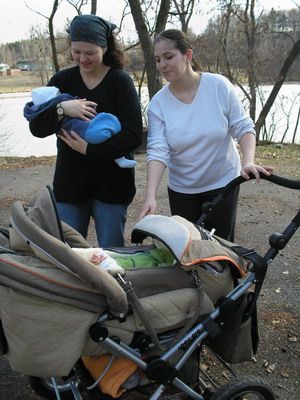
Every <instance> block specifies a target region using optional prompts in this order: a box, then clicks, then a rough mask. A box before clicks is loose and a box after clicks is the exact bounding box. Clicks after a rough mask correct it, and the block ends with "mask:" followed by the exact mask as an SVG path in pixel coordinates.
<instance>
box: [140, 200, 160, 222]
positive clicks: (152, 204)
mask: <svg viewBox="0 0 300 400" xmlns="http://www.w3.org/2000/svg"><path fill="white" fill-rule="evenodd" d="M156 207H157V203H156V200H155V199H153V200H151V201H150V200H147V199H146V200H145V202H144V205H143V207H142V210H141V212H140V215H139V219H142V218H143V217H145V216H146V215H150V214H154V212H155V210H156Z"/></svg>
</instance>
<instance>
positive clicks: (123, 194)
mask: <svg viewBox="0 0 300 400" xmlns="http://www.w3.org/2000/svg"><path fill="white" fill-rule="evenodd" d="M114 28H115V25H113V24H111V23H110V22H108V21H106V20H104V19H103V18H100V17H98V16H95V15H78V16H76V17H75V18H74V19H73V20H72V22H71V24H70V28H69V31H68V32H69V35H70V40H71V55H72V58H73V60H74V62H75V64H76V66H74V67H70V68H66V69H63V70H61V71H59V72H57V73H56V74H55V75H54V76H53V77H52V78H51V79H50V81H49V82H48V86H55V87H57V88H58V89H59V90H60V92H61V93H69V94H70V95H71V96H74V97H76V98H75V99H73V100H67V101H62V102H60V103H58V104H54V106H53V107H51V108H50V109H49V108H47V110H45V112H43V113H41V114H39V115H38V116H37V117H36V118H35V119H33V120H32V121H31V122H30V124H29V126H30V130H31V132H32V134H33V135H34V136H37V137H41V138H43V137H46V136H49V135H51V134H55V133H56V134H57V138H58V139H57V160H56V167H55V174H54V181H53V191H54V195H55V198H56V201H57V207H58V212H59V216H60V218H61V219H62V220H63V221H64V222H66V223H67V224H69V225H70V226H72V227H73V228H74V229H76V230H77V231H78V232H80V233H81V234H82V235H83V236H84V237H86V236H87V233H88V226H89V222H90V219H91V217H92V218H93V219H94V221H95V228H96V233H97V239H98V245H99V246H100V247H109V246H123V245H124V227H125V221H126V212H127V207H128V205H129V204H130V202H131V201H132V200H133V197H134V195H135V190H136V189H135V182H134V171H133V169H132V168H120V167H119V166H118V165H117V164H116V163H115V162H114V159H116V158H119V157H122V156H126V157H127V158H129V159H132V158H133V151H134V150H135V149H136V148H137V147H138V146H139V145H140V143H141V137H142V117H141V110H140V103H139V99H138V96H137V93H136V90H135V87H134V84H133V81H132V79H131V78H130V76H129V75H128V74H127V73H126V72H125V71H123V66H124V57H123V53H122V51H121V50H120V49H119V48H118V47H117V43H116V39H115V37H114V34H113V30H114ZM100 112H106V113H111V114H113V115H115V116H116V117H117V118H118V119H119V121H120V124H121V132H120V133H119V134H118V135H114V136H112V137H111V138H110V139H108V140H107V141H105V142H102V143H99V144H91V143H88V142H87V141H85V140H84V139H83V138H81V137H80V136H79V135H78V134H77V133H76V132H75V131H71V132H67V131H66V130H64V129H63V128H61V126H60V122H61V121H62V119H63V118H64V117H70V118H81V119H82V120H83V121H89V120H91V119H93V118H94V117H95V115H97V113H100Z"/></svg>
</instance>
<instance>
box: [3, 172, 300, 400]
mask: <svg viewBox="0 0 300 400" xmlns="http://www.w3.org/2000/svg"><path fill="white" fill-rule="evenodd" d="M253 178H254V177H252V179H253ZM262 178H263V179H267V180H268V181H270V182H272V183H274V184H277V185H280V186H283V187H286V188H290V189H297V190H299V189H300V181H294V180H290V179H287V178H283V177H279V176H276V175H271V176H262ZM244 181H245V180H244V179H243V178H242V177H238V178H236V179H235V180H233V181H232V182H230V183H229V184H228V185H227V186H226V187H225V188H224V190H223V191H222V193H220V195H219V196H218V197H217V198H216V199H215V201H214V202H212V203H207V204H205V206H204V209H203V215H202V217H201V219H200V220H199V224H197V225H194V224H191V223H189V222H188V221H186V220H184V219H183V218H180V217H176V216H175V217H166V216H161V215H152V216H147V217H145V218H143V219H142V220H141V221H139V222H138V223H137V224H136V225H135V226H134V228H133V231H132V237H131V239H132V243H133V245H132V246H128V247H124V248H110V249H106V251H107V253H108V254H109V255H110V256H111V257H112V258H115V259H116V260H117V261H118V260H120V259H122V260H123V262H124V260H125V264H126V265H127V266H126V267H124V268H123V270H122V272H117V273H114V274H111V273H109V272H107V271H105V270H101V268H97V267H95V266H93V265H92V264H91V263H89V262H88V261H85V260H84V259H82V258H81V257H79V256H78V255H77V254H76V253H75V252H74V251H73V248H81V249H84V248H85V249H87V248H89V247H90V246H89V244H88V243H87V241H86V240H85V239H84V238H82V237H81V235H80V234H78V233H77V232H76V231H74V230H73V229H72V228H71V227H69V226H68V225H66V224H65V223H63V222H62V221H60V220H59V218H58V214H57V210H56V205H55V199H54V196H53V194H52V191H51V189H50V188H49V187H46V188H44V189H43V190H41V191H40V192H39V193H38V194H37V195H36V196H35V197H34V198H33V199H32V200H31V202H30V203H29V204H23V203H21V202H20V201H17V202H15V203H14V204H13V205H12V209H11V219H10V221H11V223H10V226H9V227H8V228H5V227H2V228H0V322H1V323H0V355H1V354H4V355H5V356H6V357H7V359H8V361H9V363H10V366H11V368H12V369H13V370H15V371H17V372H20V373H23V374H25V375H29V376H30V382H31V385H32V387H33V389H34V390H35V391H36V392H37V393H38V394H39V395H41V396H42V397H44V398H46V399H57V400H59V399H75V400H82V399H84V398H86V397H84V396H87V395H88V396H89V398H98V399H102V400H105V399H106V400H108V399H114V398H117V399H120V400H127V399H128V400H130V399H141V400H142V399H150V400H155V399H179V398H180V399H181V398H191V399H199V400H208V399H209V400H230V399H231V400H234V399H236V400H243V399H252V400H255V399H261V400H263V399H265V400H272V399H275V394H274V392H273V389H272V387H271V386H270V385H269V384H268V383H266V382H264V381H263V380H262V379H260V378H256V377H252V376H251V377H238V376H236V373H235V371H234V369H233V367H232V366H231V364H234V363H240V362H243V361H249V360H251V358H252V357H253V355H254V354H255V353H256V351H257V347H258V341H259V337H258V329H257V313H256V303H257V299H258V296H259V293H260V290H261V287H262V284H263V281H264V277H265V274H266V271H267V268H268V265H269V264H270V263H271V262H272V260H273V259H274V258H275V257H276V255H277V254H278V252H279V251H280V250H282V249H283V248H284V247H285V246H286V244H287V243H288V241H289V240H290V238H291V237H292V236H293V235H294V233H295V232H296V230H297V229H298V227H299V225H300V211H298V213H297V215H296V216H295V217H294V219H293V220H292V221H291V222H290V223H289V224H288V226H287V227H286V229H285V230H284V231H283V232H282V233H274V234H272V235H271V236H270V238H269V244H270V248H269V250H268V251H267V252H266V254H265V255H264V256H260V255H259V254H257V253H256V251H255V250H253V249H248V248H244V247H241V246H238V245H237V244H234V243H230V242H227V241H225V240H223V239H221V238H218V237H217V236H215V235H214V234H213V233H212V232H207V231H206V230H205V229H204V228H203V224H204V222H205V219H206V218H207V216H208V215H209V214H210V213H212V212H213V210H214V207H215V205H216V204H218V203H219V202H220V201H222V199H223V198H224V196H226V194H227V193H228V192H229V191H230V190H231V189H232V188H234V187H236V186H237V185H240V184H241V183H243V182H244ZM146 238H149V239H150V241H151V243H150V244H144V241H145V239H146ZM153 250H154V251H161V252H168V254H169V255H171V259H172V261H171V262H170V261H169V259H168V261H167V262H166V261H165V260H161V259H155V262H153V257H152V258H151V262H149V258H148V259H147V256H148V255H149V254H152V253H151V251H153ZM155 254H157V253H155ZM145 258H146V259H147V260H148V261H146V263H145ZM141 259H142V260H143V262H142V263H141V264H139V262H140V261H139V260H141ZM128 264H129V265H130V266H129V267H128ZM203 356H205V357H208V359H210V357H212V356H213V357H216V359H217V360H218V361H219V362H220V363H221V364H222V366H223V367H224V368H226V369H227V370H228V373H230V374H231V376H233V378H232V379H231V380H230V382H229V383H227V384H224V385H219V384H218V382H217V380H216V379H215V376H210V374H209V372H208V371H207V370H206V369H205V368H202V367H201V362H200V361H201V357H203ZM93 396H96V397H93ZM174 396H175V397H174ZM176 396H177V397H176ZM178 396H179V397H178Z"/></svg>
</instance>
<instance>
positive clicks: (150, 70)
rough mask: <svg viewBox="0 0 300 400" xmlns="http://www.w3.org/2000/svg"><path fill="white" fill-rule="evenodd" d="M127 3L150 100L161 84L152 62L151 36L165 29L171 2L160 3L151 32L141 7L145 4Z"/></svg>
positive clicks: (132, 1) (136, 1)
mask: <svg viewBox="0 0 300 400" xmlns="http://www.w3.org/2000/svg"><path fill="white" fill-rule="evenodd" d="M128 3H129V5H130V9H131V13H132V17H133V20H134V24H135V28H136V30H137V33H138V36H139V40H140V43H141V47H142V51H143V55H144V62H145V69H146V74H147V85H148V92H149V97H150V98H152V96H153V95H154V94H155V93H156V92H157V91H158V90H159V89H160V88H161V82H160V79H159V76H158V74H157V69H156V65H155V60H154V51H153V43H152V36H153V35H155V34H156V33H158V32H160V31H162V30H163V29H164V28H165V26H166V23H167V19H168V14H169V10H170V4H171V0H161V1H160V4H159V11H158V14H157V17H156V23H155V26H154V29H153V31H152V32H151V31H149V29H148V27H147V23H146V18H145V14H144V13H143V9H142V3H143V5H145V3H144V2H143V1H139V0H128Z"/></svg>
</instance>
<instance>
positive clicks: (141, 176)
mask: <svg viewBox="0 0 300 400" xmlns="http://www.w3.org/2000/svg"><path fill="white" fill-rule="evenodd" d="M259 160H260V161H261V162H262V163H265V164H266V163H268V164H273V165H275V167H276V172H277V173H278V174H279V175H284V176H289V177H293V178H295V179H299V178H300V148H299V146H294V147H286V146H284V147H283V148H282V147H275V146H266V147H264V148H261V149H259ZM137 161H138V167H137V170H136V183H137V195H136V197H135V199H134V201H133V203H132V204H131V206H130V208H129V212H128V221H127V227H126V241H127V242H128V243H129V241H130V232H131V229H132V226H133V224H134V223H135V222H137V216H138V213H139V210H140V207H141V204H142V201H143V195H144V188H145V180H146V171H145V158H144V154H138V155H137ZM53 166H54V158H53V157H50V158H34V157H33V158H31V159H0V182H1V184H0V225H4V226H6V224H7V223H8V217H9V208H10V205H11V204H12V202H13V201H14V200H16V199H18V200H25V201H26V200H28V199H29V198H30V197H31V196H32V195H33V194H34V193H35V192H36V191H38V190H39V188H41V187H43V186H44V185H46V184H51V181H52V176H53ZM158 204H159V206H158V210H157V211H158V213H160V214H164V215H169V208H168V201H167V196H166V178H164V182H163V184H162V185H161V188H160V191H159V195H158ZM299 204H300V192H299V191H295V190H290V189H284V188H281V187H279V186H276V185H273V184H270V183H269V182H266V181H262V182H261V183H260V184H256V183H254V182H253V181H251V182H247V183H244V184H243V185H242V186H241V196H240V205H239V210H238V225H237V233H236V241H237V243H239V244H242V245H245V246H248V247H253V248H255V249H256V250H257V251H258V252H260V253H261V254H264V252H265V251H266V249H267V247H268V237H269V235H270V234H271V233H273V232H276V231H279V232H281V231H282V230H283V229H284V228H285V227H286V225H287V224H288V223H289V222H290V221H291V219H292V218H293V217H294V215H295V214H296V211H297V210H299ZM88 239H89V241H90V243H91V244H92V245H93V244H95V236H94V231H93V227H91V230H90V236H89V238H88ZM299 239H300V231H298V232H297V233H296V234H295V236H294V237H293V238H292V240H291V241H290V243H289V244H288V246H287V247H286V248H285V249H284V250H283V251H282V252H281V253H280V255H279V256H278V257H277V258H276V259H275V260H274V261H273V262H272V264H271V266H270V269H269V271H268V274H267V277H266V280H265V283H264V287H263V290H262V293H261V296H260V299H259V326H260V338H261V341H260V347H259V352H258V355H257V357H256V360H255V361H253V362H249V363H243V364H240V365H239V366H238V369H239V371H240V372H241V373H242V374H255V375H258V376H260V377H262V378H264V379H265V380H267V381H268V382H270V383H271V384H272V385H273V387H274V390H275V392H276V393H277V396H278V399H280V400H298V399H299V393H300V386H299V372H300V363H299V358H300V346H299V339H300V331H299V326H300V325H299V310H300V308H299V305H300V300H299V292H300V284H299V283H300V278H299V277H300V251H299V248H300V247H299ZM0 399H1V400H37V399H38V397H37V396H36V395H35V394H34V393H32V391H31V389H30V387H29V386H28V381H27V378H26V377H24V376H22V375H20V374H18V373H16V372H14V371H12V370H11V369H10V367H9V365H8V363H7V361H6V360H5V358H4V357H2V358H0Z"/></svg>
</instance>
